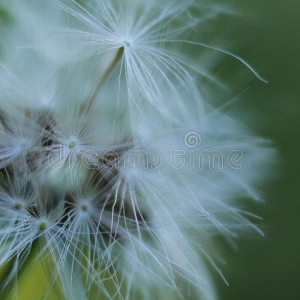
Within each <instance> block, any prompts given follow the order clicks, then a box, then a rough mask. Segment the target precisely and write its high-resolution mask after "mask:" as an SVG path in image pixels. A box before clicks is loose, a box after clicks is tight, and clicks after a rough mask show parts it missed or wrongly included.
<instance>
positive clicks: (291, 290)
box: [216, 0, 300, 300]
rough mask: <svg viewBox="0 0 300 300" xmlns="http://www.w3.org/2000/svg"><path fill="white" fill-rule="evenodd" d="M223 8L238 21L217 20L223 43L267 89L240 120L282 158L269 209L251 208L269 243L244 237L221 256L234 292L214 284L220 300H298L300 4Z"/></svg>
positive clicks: (250, 1) (255, 2)
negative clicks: (232, 11) (253, 70)
mask: <svg viewBox="0 0 300 300" xmlns="http://www.w3.org/2000/svg"><path fill="white" fill-rule="evenodd" d="M225 2H226V3H227V2H228V3H229V4H232V7H234V8H235V10H236V11H237V12H238V13H239V16H238V17H232V18H229V17H228V16H224V17H223V21H221V20H219V21H218V23H219V25H218V36H221V37H222V38H223V39H224V40H229V41H231V42H232V48H231V50H232V51H233V52H235V53H237V54H238V55H240V56H242V57H243V58H245V59H246V60H247V61H249V62H250V63H251V64H253V65H254V66H255V68H257V69H258V70H259V71H260V72H261V73H262V74H263V76H265V77H266V78H267V79H268V81H269V83H268V84H264V83H262V82H259V81H258V80H253V82H252V83H251V84H250V85H249V89H248V90H247V91H245V92H244V93H243V94H242V95H241V98H242V99H239V100H238V101H237V102H236V103H235V104H234V110H236V112H241V111H242V112H243V114H242V115H241V120H243V121H244V122H245V123H246V124H249V126H250V127H251V128H254V130H256V132H257V133H258V134H259V135H261V136H264V137H267V138H270V139H272V140H273V141H274V144H275V146H276V147H277V149H278V151H279V156H278V165H277V168H276V169H275V170H274V172H276V174H274V175H275V176H274V177H273V178H272V179H271V181H270V182H269V183H267V184H265V185H263V187H261V191H262V198H263V199H264V201H265V204H259V205H257V204H255V205H253V207H252V208H251V211H253V212H255V213H257V214H258V215H260V216H262V217H263V221H262V222H260V224H259V226H261V227H262V229H263V231H264V233H265V237H259V236H250V238H249V236H247V235H242V236H241V238H240V239H239V241H238V242H237V246H238V247H237V248H236V249H235V250H232V248H229V247H228V249H227V250H225V248H224V251H223V253H224V258H225V261H226V263H227V265H226V266H225V267H223V266H222V270H223V273H224V275H225V276H226V279H227V280H228V282H229V284H230V287H227V286H226V285H225V284H223V283H222V281H221V280H219V279H217V281H218V282H219V286H220V295H221V299H222V300H235V299H237V300H241V299H243V300H248V299H249V300H250V299H251V300H252V299H259V300H262V299H264V300H269V299H270V300H271V299H272V300H281V299H286V300H294V299H295V300H296V299H300V175H299V174H300V163H299V161H300V159H299V158H300V156H299V154H300V82H299V81H300V70H299V69H300V68H299V66H300V64H299V58H300V31H299V29H300V1H294V0H285V1H279V0H244V1H240V0H233V1H225ZM223 3H224V2H223ZM228 60H229V59H228ZM230 63H231V64H232V61H231V60H230ZM223 64H224V67H226V66H227V65H228V62H227V65H226V62H223ZM227 68H228V66H227ZM253 118H255V119H253ZM216 278H217V276H216Z"/></svg>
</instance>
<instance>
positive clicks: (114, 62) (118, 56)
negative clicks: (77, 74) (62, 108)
mask: <svg viewBox="0 0 300 300" xmlns="http://www.w3.org/2000/svg"><path fill="white" fill-rule="evenodd" d="M123 53H124V47H121V48H119V49H118V51H117V53H116V55H115V57H114V58H113V60H112V62H111V63H110V65H109V66H108V68H107V69H106V70H105V71H104V73H103V75H102V76H101V77H100V79H99V81H98V84H97V86H96V88H95V90H94V92H93V94H92V96H91V98H90V99H89V100H88V101H87V103H86V107H85V109H86V110H87V111H88V110H89V109H90V108H91V106H92V105H93V104H94V102H95V100H96V97H97V95H98V93H99V90H100V88H101V87H102V85H103V84H104V83H105V81H106V80H107V78H108V77H109V75H110V74H111V72H112V71H113V70H114V68H115V66H116V65H117V63H118V62H119V60H120V59H121V57H122V56H123Z"/></svg>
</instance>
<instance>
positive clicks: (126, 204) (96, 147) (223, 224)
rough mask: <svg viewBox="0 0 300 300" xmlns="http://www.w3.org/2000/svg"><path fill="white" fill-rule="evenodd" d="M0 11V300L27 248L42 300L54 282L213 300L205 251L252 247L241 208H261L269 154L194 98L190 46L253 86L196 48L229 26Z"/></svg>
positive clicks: (208, 14)
mask: <svg viewBox="0 0 300 300" xmlns="http://www.w3.org/2000/svg"><path fill="white" fill-rule="evenodd" d="M6 8H7V9H8V10H9V11H10V13H11V14H12V15H13V16H14V17H15V19H14V25H12V26H11V28H10V29H8V37H9V38H8V39H7V43H6V48H7V49H9V51H6V53H5V55H4V58H3V59H2V61H0V89H1V93H0V168H1V170H0V172H1V175H2V179H1V182H0V225H1V230H0V266H3V265H6V264H7V263H8V262H9V261H11V260H13V265H12V268H11V270H10V272H9V275H8V276H7V277H6V279H5V280H4V282H0V290H1V293H2V294H3V295H6V294H7V293H9V289H10V288H11V287H12V286H14V287H15V288H16V293H15V294H13V296H16V297H17V288H18V284H20V281H24V282H26V276H23V277H22V279H19V278H18V272H19V271H20V270H21V269H22V268H23V267H24V265H25V264H26V261H27V260H28V257H29V254H30V252H31V251H32V248H33V247H34V245H38V247H39V249H40V252H39V255H37V257H36V258H34V261H41V263H42V264H43V265H44V266H45V272H46V273H47V275H48V276H49V284H48V286H47V287H46V289H45V292H44V294H43V299H46V297H47V295H48V293H49V291H50V290H51V287H52V285H53V283H54V282H55V281H56V280H58V281H59V282H60V287H61V290H62V296H61V297H65V299H72V300H73V299H81V300H83V299H100V298H101V299H130V300H134V299H167V298H168V297H170V298H172V299H208V300H213V299H217V298H218V296H217V291H216V289H215V286H214V283H213V280H212V279H211V275H210V274H211V272H210V269H212V268H213V269H215V270H217V271H218V272H219V273H220V276H222V277H223V278H224V281H225V282H226V280H225V277H226V274H225V277H224V275H223V274H222V272H221V270H220V269H219V266H218V265H217V264H216V263H215V259H216V258H218V255H219V254H220V253H218V251H217V249H216V245H215V240H214V236H215V235H222V236H224V237H225V238H226V239H232V238H235V237H237V236H238V235H239V233H241V232H247V231H249V230H254V231H256V232H257V233H259V234H263V233H262V232H261V230H260V229H259V228H258V227H257V225H256V224H254V223H251V222H250V220H249V216H250V217H251V219H253V218H259V217H257V216H254V215H252V214H251V213H249V212H247V210H245V209H244V208H243V206H241V203H240V201H239V199H240V198H248V199H250V198H252V199H254V200H260V193H259V186H260V185H261V184H262V183H263V182H264V180H266V178H267V175H268V173H267V168H268V167H269V166H270V165H271V162H272V158H273V157H274V154H275V151H274V150H273V149H272V145H271V143H270V142H268V141H266V140H265V139H262V138H259V137H255V136H253V135H252V133H251V131H250V130H248V129H245V128H244V127H243V126H242V125H241V124H239V123H238V122H237V121H235V120H234V119H232V117H229V116H227V115H226V114H225V113H224V112H223V111H222V109H214V108H211V107H210V104H209V103H205V101H204V100H203V98H202V96H201V88H205V86H203V87H202V86H201V85H200V84H199V83H200V82H201V80H200V79H201V78H203V77H205V78H206V79H209V78H210V79H212V80H214V78H213V75H209V72H208V71H206V70H204V69H202V67H201V64H199V63H198V61H194V60H193V52H192V51H190V50H189V49H190V48H189V47H194V48H195V49H196V50H195V51H197V49H198V48H199V47H200V48H201V49H207V51H212V52H214V53H216V54H219V55H229V56H232V57H234V58H236V59H237V60H239V61H240V62H241V65H243V67H245V69H246V68H248V69H250V71H252V72H253V74H254V76H256V77H257V78H258V79H261V80H263V81H265V80H264V79H263V77H262V76H261V75H260V74H259V73H258V72H257V71H256V70H255V69H254V68H253V67H252V66H251V65H250V64H249V63H248V62H246V61H245V60H243V59H242V58H241V57H239V56H237V55H234V54H233V53H231V52H230V51H228V49H223V48H222V49H221V48H218V47H214V46H212V45H208V44H205V43H201V41H200V40H199V34H198V30H199V28H203V31H205V29H207V30H209V29H210V27H211V26H212V24H211V23H210V22H211V20H212V19H213V18H217V17H218V15H219V14H223V13H228V11H226V10H225V8H224V7H222V6H220V5H212V4H211V3H210V2H208V1H192V0H184V1H171V0H167V1H164V2H162V1H158V0H152V1H142V0H126V1H124V0H122V1H121V0H120V1H118V0H113V1H108V0H88V1H79V0H78V1H75V0H64V1H59V0H54V1H50V0H49V1H48V0H43V1H37V2H30V3H29V2H28V3H27V2H25V3H20V1H12V2H10V3H9V4H6ZM18 28H22V35H20V33H19V32H18ZM1 43H2V44H3V41H2V42H1ZM187 45H188V46H189V47H187ZM197 57H198V56H197ZM218 84H219V86H222V84H221V83H218ZM212 95H213V93H212ZM207 107H209V108H210V113H206V110H205V108H207ZM46 265H47V266H46ZM49 265H50V266H51V267H49Z"/></svg>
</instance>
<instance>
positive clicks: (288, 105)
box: [0, 0, 300, 300]
mask: <svg viewBox="0 0 300 300" xmlns="http://www.w3.org/2000/svg"><path fill="white" fill-rule="evenodd" d="M224 2H225V3H226V4H227V3H228V5H229V6H228V7H229V8H234V10H235V12H236V15H224V16H223V17H221V18H218V19H217V21H216V23H215V29H214V30H215V32H217V38H216V40H214V39H212V40H213V41H214V42H215V44H219V45H220V46H222V45H224V43H225V41H226V45H227V44H228V47H229V49H230V50H231V51H233V52H234V53H236V54H238V55H240V56H241V57H243V58H244V59H246V60H247V61H248V62H250V63H251V64H252V65H254V66H255V68H256V69H257V70H259V71H260V73H262V74H263V76H264V77H266V78H267V79H268V81H269V83H268V84H264V83H263V82H260V81H259V80H255V79H254V80H252V81H251V83H250V84H248V85H247V86H246V87H248V89H247V90H245V91H244V92H243V93H242V94H241V96H240V97H239V100H238V101H236V103H234V106H232V107H231V108H230V110H231V112H233V113H234V112H235V114H236V115H239V116H240V119H241V120H242V121H243V122H245V123H246V124H248V125H249V127H251V128H254V130H255V131H256V132H257V134H258V135H261V136H263V137H266V138H269V139H271V140H273V141H274V144H275V146H276V147H277V149H278V153H279V155H278V158H277V159H278V164H277V167H276V169H274V170H275V171H274V172H276V174H272V175H275V176H273V177H272V178H270V180H269V181H268V182H267V183H266V184H264V185H263V186H262V187H261V191H262V198H263V199H264V201H265V203H264V204H254V205H253V207H251V211H252V212H254V213H256V214H257V215H260V216H262V217H263V222H260V223H259V226H261V228H262V229H263V231H264V233H265V237H261V236H258V235H256V234H250V236H249V235H241V237H240V239H239V240H238V241H237V242H236V247H235V248H233V247H229V246H226V245H224V249H222V253H223V259H224V260H225V261H226V263H227V264H226V265H222V266H220V267H221V270H222V272H223V274H224V276H225V277H226V279H227V281H228V282H229V284H230V286H229V287H228V286H226V285H225V283H224V282H223V281H222V279H221V278H220V276H218V275H217V274H214V277H215V278H216V281H217V283H218V286H219V290H220V299H221V300H235V299H237V300H241V299H243V300H247V299H251V300H252V299H259V300H260V299H264V300H269V299H270V300H271V299H272V300H281V299H287V300H293V299H295V300H296V299H300V291H299V285H300V216H299V215H300V175H299V172H300V163H299V157H300V155H299V154H300V151H299V148H300V120H299V117H300V82H299V81H300V71H299V66H300V62H299V61H300V59H299V56H300V33H299V29H300V1H296V0H285V1H282V0H281V1H279V0H243V1H241V0H230V1H223V2H222V4H224ZM0 15H1V18H0V26H5V24H7V22H9V16H8V15H7V14H6V13H5V12H4V11H2V10H1V9H0ZM228 47H227V48H228ZM240 67H241V66H240V65H239V63H238V62H237V61H234V60H233V59H231V58H230V57H227V58H224V59H223V60H222V61H221V64H220V66H219V68H220V74H219V76H220V77H221V78H222V79H224V80H225V82H226V81H228V84H230V85H231V86H233V85H234V76H231V77H230V76H226V75H225V74H230V72H232V73H234V72H235V69H238V68H240ZM250 75H251V74H250V73H249V76H250ZM237 91H238V88H237ZM227 100H228V99H227ZM224 101H226V99H224ZM241 112H243V113H241ZM254 118H255V119H254ZM216 273H217V272H216Z"/></svg>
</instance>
